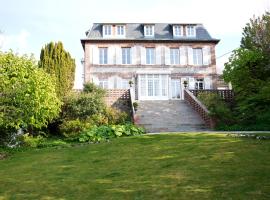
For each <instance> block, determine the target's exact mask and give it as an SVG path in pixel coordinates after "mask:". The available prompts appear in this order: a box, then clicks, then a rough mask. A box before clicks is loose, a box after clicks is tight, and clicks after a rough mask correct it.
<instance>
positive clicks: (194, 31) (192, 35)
mask: <svg viewBox="0 0 270 200" xmlns="http://www.w3.org/2000/svg"><path fill="white" fill-rule="evenodd" d="M189 27H193V34H188V28H189ZM186 36H187V37H196V26H195V25H187V26H186Z"/></svg>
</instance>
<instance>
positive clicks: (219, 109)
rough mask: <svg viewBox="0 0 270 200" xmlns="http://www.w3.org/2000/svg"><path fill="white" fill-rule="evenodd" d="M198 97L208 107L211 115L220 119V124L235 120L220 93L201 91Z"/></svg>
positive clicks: (230, 122)
mask: <svg viewBox="0 0 270 200" xmlns="http://www.w3.org/2000/svg"><path fill="white" fill-rule="evenodd" d="M198 99H200V101H201V102H202V103H203V104H204V105H205V106H206V107H207V109H208V110H209V111H210V115H211V116H213V117H215V118H216V119H217V120H218V124H219V125H220V124H232V123H233V122H234V120H233V115H232V112H231V110H230V108H229V107H228V105H226V103H225V102H224V101H223V100H222V99H221V97H220V96H219V95H218V94H214V93H203V92H201V93H199V94H198Z"/></svg>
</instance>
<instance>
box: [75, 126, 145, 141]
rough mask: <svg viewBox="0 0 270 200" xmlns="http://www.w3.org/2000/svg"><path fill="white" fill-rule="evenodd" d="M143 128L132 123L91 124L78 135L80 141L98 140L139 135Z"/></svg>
mask: <svg viewBox="0 0 270 200" xmlns="http://www.w3.org/2000/svg"><path fill="white" fill-rule="evenodd" d="M143 133H144V129H142V128H140V127H137V126H134V125H132V124H126V125H110V126H104V125H103V126H99V127H97V126H93V127H92V128H90V129H88V130H86V131H83V132H82V133H81V135H80V136H79V141H80V142H100V141H104V140H107V139H110V138H114V137H121V136H131V135H140V134H143Z"/></svg>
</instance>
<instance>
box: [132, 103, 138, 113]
mask: <svg viewBox="0 0 270 200" xmlns="http://www.w3.org/2000/svg"><path fill="white" fill-rule="evenodd" d="M138 106H139V104H138V103H137V102H133V108H134V110H135V111H137V110H138Z"/></svg>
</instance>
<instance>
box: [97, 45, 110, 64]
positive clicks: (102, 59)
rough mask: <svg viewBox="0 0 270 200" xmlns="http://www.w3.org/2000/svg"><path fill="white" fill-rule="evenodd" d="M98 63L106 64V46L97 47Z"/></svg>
mask: <svg viewBox="0 0 270 200" xmlns="http://www.w3.org/2000/svg"><path fill="white" fill-rule="evenodd" d="M99 64H108V48H99Z"/></svg>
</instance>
